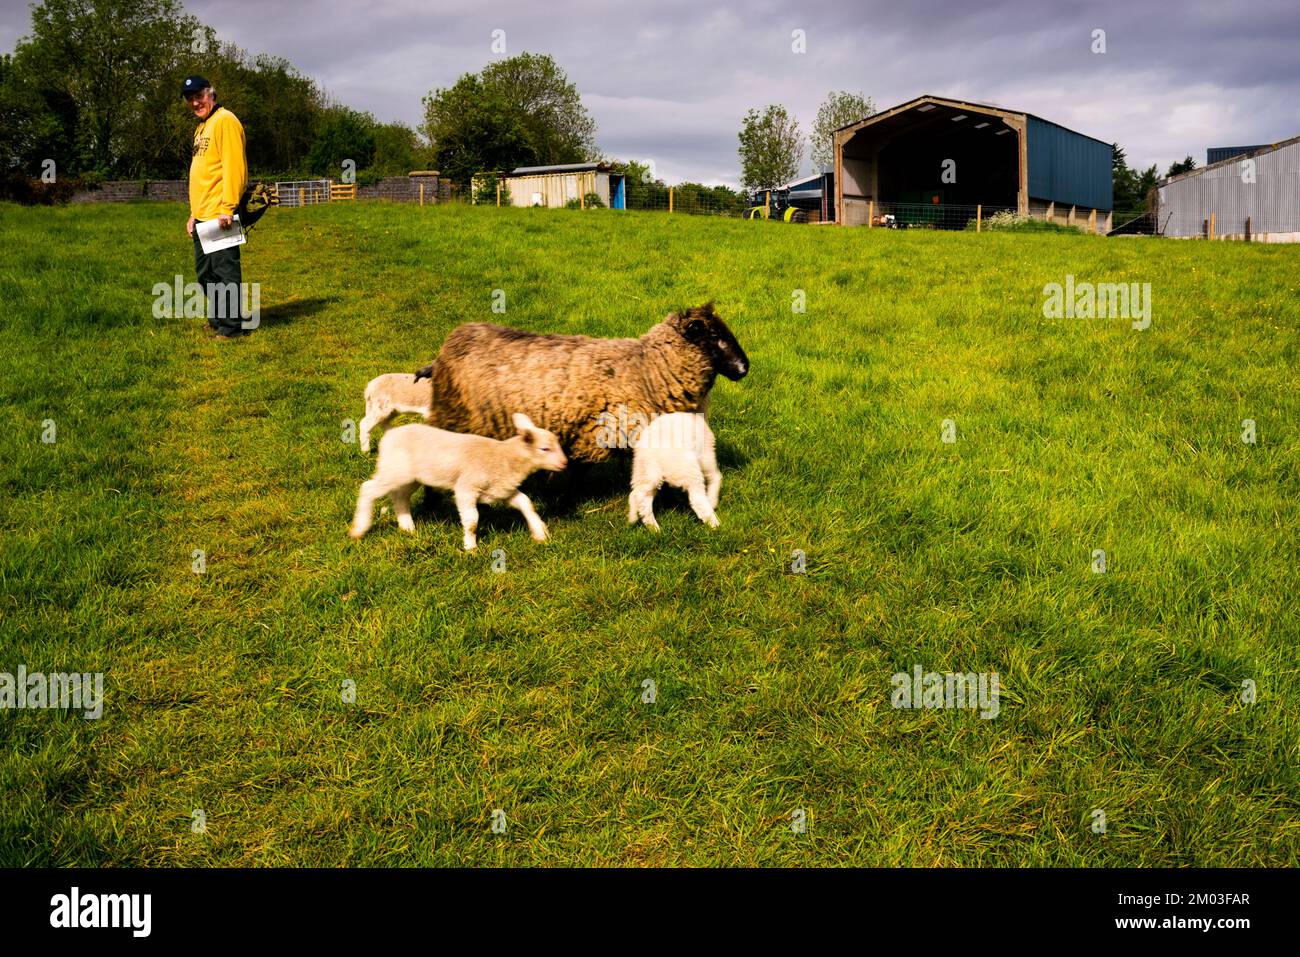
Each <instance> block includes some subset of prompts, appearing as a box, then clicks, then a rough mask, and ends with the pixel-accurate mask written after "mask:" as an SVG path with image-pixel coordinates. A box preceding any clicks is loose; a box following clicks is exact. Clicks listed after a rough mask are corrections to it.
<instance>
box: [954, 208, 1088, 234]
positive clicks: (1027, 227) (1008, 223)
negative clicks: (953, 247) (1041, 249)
mask: <svg viewBox="0 0 1300 957" xmlns="http://www.w3.org/2000/svg"><path fill="white" fill-rule="evenodd" d="M966 228H967V229H969V230H970V231H972V232H974V231H975V220H974V219H972V220H971V221H970V222H968V223H967V224H966ZM982 228H984V229H999V230H1002V231H1004V232H1013V233H1077V232H1079V230H1078V229H1077V228H1075V227H1073V226H1062V225H1061V224H1060V223H1049V222H1048V221H1047V220H1045V219H1033V218H1032V217H1029V216H1021V215H1019V214H1017V213H1013V212H1011V210H1009V209H1004V210H1002V211H1001V212H998V213H994V214H993V215H992V216H986V217H984V222H983V225H982Z"/></svg>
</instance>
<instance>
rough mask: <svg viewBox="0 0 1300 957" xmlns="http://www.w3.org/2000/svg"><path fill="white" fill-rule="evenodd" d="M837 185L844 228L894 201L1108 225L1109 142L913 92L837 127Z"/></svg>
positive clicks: (1012, 112)
mask: <svg viewBox="0 0 1300 957" xmlns="http://www.w3.org/2000/svg"><path fill="white" fill-rule="evenodd" d="M949 161H951V163H949ZM945 170H947V171H948V175H947V176H946V177H945V176H944V172H945ZM834 183H835V187H834V189H835V197H834V205H835V218H836V219H837V220H838V221H839V222H840V223H842V224H844V225H846V226H860V225H865V224H866V223H867V221H868V218H869V217H878V216H879V213H880V211H881V210H882V208H884V209H889V208H890V207H893V206H895V205H899V204H903V205H909V204H932V205H936V206H947V205H952V206H959V207H971V208H973V207H975V206H977V205H979V206H983V207H985V208H986V212H985V215H988V213H991V212H994V211H995V210H997V209H999V208H1001V209H1008V210H1011V211H1014V212H1015V213H1017V214H1019V215H1021V216H1033V217H1035V218H1039V219H1050V220H1053V221H1055V222H1059V223H1063V224H1070V225H1075V226H1079V227H1081V228H1087V227H1089V226H1091V227H1092V228H1093V229H1095V230H1096V231H1098V232H1104V231H1107V230H1109V228H1110V225H1111V223H1110V215H1111V145H1110V144H1109V143H1104V142H1102V141H1101V140H1099V139H1094V138H1093V137H1091V136H1085V135H1083V134H1082V133H1076V132H1075V131H1073V130H1069V129H1066V128H1065V127H1064V126H1058V125H1057V124H1055V123H1051V122H1048V121H1047V120H1044V119H1041V118H1039V117H1037V116H1034V115H1033V114H1031V113H1024V112H1018V111H1015V110H1007V109H1004V108H1002V107H1000V106H992V105H990V104H987V103H969V102H966V101H963V100H950V99H946V98H944V97H938V96H928V95H927V96H919V97H917V98H916V99H914V100H909V101H908V102H906V103H903V104H902V105H900V106H896V107H894V108H893V109H889V110H885V111H884V112H882V113H877V114H875V115H874V116H869V117H867V118H866V119H863V120H859V121H858V122H856V123H851V124H849V125H848V126H844V127H841V128H840V129H839V130H837V131H836V133H835V174H834ZM875 224H876V223H873V225H875Z"/></svg>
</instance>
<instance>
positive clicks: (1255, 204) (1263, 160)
mask: <svg viewBox="0 0 1300 957" xmlns="http://www.w3.org/2000/svg"><path fill="white" fill-rule="evenodd" d="M1206 158H1207V159H1208V160H1209V165H1207V166H1204V167H1202V168H1201V169H1194V170H1192V171H1191V172H1188V173H1181V174H1179V175H1178V176H1171V177H1170V178H1169V179H1165V180H1161V181H1160V182H1159V183H1157V184H1156V191H1155V192H1156V202H1155V204H1154V211H1155V221H1156V229H1157V231H1158V232H1160V233H1161V234H1163V235H1165V236H1177V237H1182V238H1196V237H1203V238H1207V239H1244V240H1251V241H1254V242H1265V243H1295V242H1300V136H1297V137H1294V138H1292V139H1289V140H1286V141H1284V142H1282V143H1275V144H1273V145H1272V146H1247V147H1228V146H1224V147H1216V148H1213V149H1210V150H1207V151H1206Z"/></svg>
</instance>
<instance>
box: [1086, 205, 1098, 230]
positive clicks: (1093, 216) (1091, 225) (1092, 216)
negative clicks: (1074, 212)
mask: <svg viewBox="0 0 1300 957" xmlns="http://www.w3.org/2000/svg"><path fill="white" fill-rule="evenodd" d="M1088 232H1090V233H1096V232H1097V211H1096V210H1095V209H1094V210H1093V211H1092V212H1091V213H1089V214H1088Z"/></svg>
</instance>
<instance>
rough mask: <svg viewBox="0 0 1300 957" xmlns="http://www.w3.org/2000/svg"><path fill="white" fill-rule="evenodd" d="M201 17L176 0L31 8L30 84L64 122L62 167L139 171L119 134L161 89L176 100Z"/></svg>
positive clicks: (24, 45)
mask: <svg viewBox="0 0 1300 957" xmlns="http://www.w3.org/2000/svg"><path fill="white" fill-rule="evenodd" d="M199 29H200V28H199V23H198V21H197V20H196V19H195V18H194V17H192V16H189V15H187V14H185V12H184V10H183V9H182V8H181V6H180V4H179V3H178V2H177V0H44V2H42V3H38V4H35V5H34V6H33V7H32V34H31V36H30V37H27V38H24V39H23V40H22V41H20V42H19V44H18V47H17V50H16V51H15V56H16V58H18V59H19V60H21V61H23V71H22V72H23V73H24V76H25V79H26V80H27V81H28V82H29V84H30V88H31V89H34V90H35V91H36V92H37V94H38V95H39V96H40V97H41V98H42V99H43V100H44V101H45V104H46V108H47V110H48V112H49V114H52V115H53V116H54V117H56V118H57V121H58V122H59V123H60V125H62V126H63V127H64V129H63V131H62V134H63V135H62V137H61V139H62V141H63V143H64V144H65V149H68V150H69V154H70V155H68V154H65V155H62V156H58V157H54V158H55V159H56V161H60V163H61V166H64V167H65V168H66V167H71V168H73V169H77V168H78V167H82V168H92V169H95V170H97V171H99V172H103V173H110V172H117V173H127V174H134V173H136V172H138V170H139V168H140V166H141V163H140V160H139V158H138V157H134V156H132V155H131V154H130V153H129V152H128V151H127V150H126V149H125V144H124V139H125V137H126V133H127V131H128V130H130V129H131V128H132V127H138V126H139V125H140V123H141V122H142V121H143V119H144V117H145V115H146V114H147V112H149V111H151V110H155V109H157V108H158V104H159V102H160V100H161V97H162V93H163V90H164V89H165V88H166V87H167V86H170V87H171V92H172V96H171V99H172V100H176V99H179V92H178V89H179V88H178V87H177V76H178V75H180V70H179V66H180V64H181V63H182V61H183V60H185V58H186V56H187V54H189V53H190V44H191V38H192V37H193V36H194V35H195V34H196V32H197V31H198V30H199Z"/></svg>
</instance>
